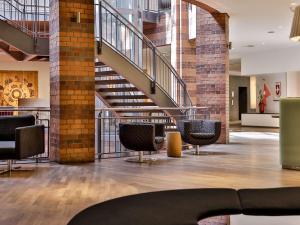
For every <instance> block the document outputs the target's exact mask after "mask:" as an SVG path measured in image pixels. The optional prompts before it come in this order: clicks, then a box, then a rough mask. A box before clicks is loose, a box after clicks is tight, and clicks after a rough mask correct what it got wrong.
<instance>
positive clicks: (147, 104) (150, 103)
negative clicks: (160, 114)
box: [110, 102, 155, 106]
mask: <svg viewBox="0 0 300 225" xmlns="http://www.w3.org/2000/svg"><path fill="white" fill-rule="evenodd" d="M110 105H111V106H155V103H154V102H114V103H111V104H110Z"/></svg>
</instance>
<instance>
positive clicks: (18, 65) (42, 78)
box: [0, 61, 50, 104]
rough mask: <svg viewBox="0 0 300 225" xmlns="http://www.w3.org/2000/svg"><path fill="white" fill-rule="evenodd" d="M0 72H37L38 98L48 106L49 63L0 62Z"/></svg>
mask: <svg viewBox="0 0 300 225" xmlns="http://www.w3.org/2000/svg"><path fill="white" fill-rule="evenodd" d="M0 70H15V71H38V85H39V91H38V97H39V98H41V99H45V100H46V101H47V102H48V103H49V104H50V64H49V62H2V61H0Z"/></svg>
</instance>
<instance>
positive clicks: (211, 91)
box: [196, 8, 229, 143]
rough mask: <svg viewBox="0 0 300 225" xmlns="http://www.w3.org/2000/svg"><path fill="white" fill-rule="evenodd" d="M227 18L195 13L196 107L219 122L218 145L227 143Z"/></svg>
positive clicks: (204, 12)
mask: <svg viewBox="0 0 300 225" xmlns="http://www.w3.org/2000/svg"><path fill="white" fill-rule="evenodd" d="M228 20H229V17H228V15H227V14H223V13H209V12H207V11H205V10H203V9H201V8H198V9H197V38H196V55H197V68H196V77H197V81H196V82H197V97H198V98H197V106H206V107H209V112H210V117H211V119H217V120H221V122H222V132H221V137H220V139H219V142H220V143H228V141H229V50H228V42H229V40H228V37H229V33H228V31H229V27H228V25H229V22H228Z"/></svg>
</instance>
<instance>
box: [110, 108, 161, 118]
mask: <svg viewBox="0 0 300 225" xmlns="http://www.w3.org/2000/svg"><path fill="white" fill-rule="evenodd" d="M151 112H153V113H161V112H162V111H161V110H159V109H157V110H153V109H152V110H150V109H149V110H143V111H136V110H130V109H128V110H116V113H119V114H120V115H122V116H124V117H126V115H124V114H127V113H151Z"/></svg>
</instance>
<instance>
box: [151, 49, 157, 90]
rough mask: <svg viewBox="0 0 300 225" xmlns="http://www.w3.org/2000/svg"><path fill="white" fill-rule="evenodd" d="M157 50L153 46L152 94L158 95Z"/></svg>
mask: <svg viewBox="0 0 300 225" xmlns="http://www.w3.org/2000/svg"><path fill="white" fill-rule="evenodd" d="M156 72H157V71H156V50H155V47H153V46H152V78H153V81H152V82H151V94H155V93H156Z"/></svg>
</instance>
